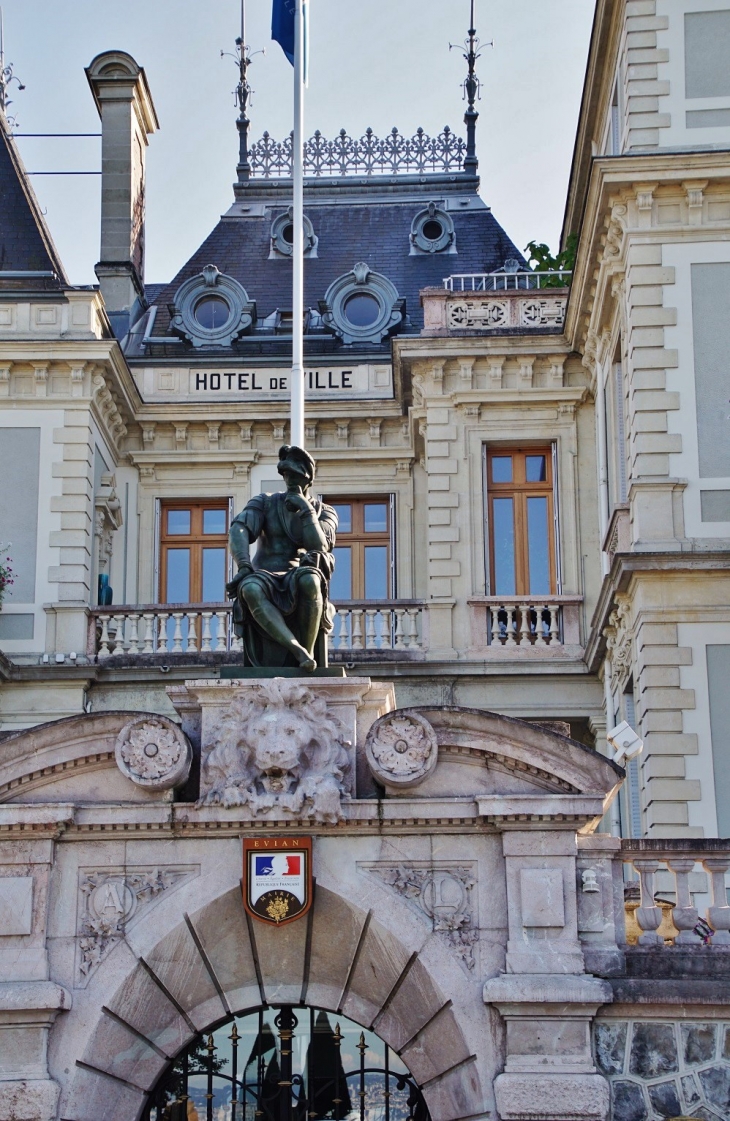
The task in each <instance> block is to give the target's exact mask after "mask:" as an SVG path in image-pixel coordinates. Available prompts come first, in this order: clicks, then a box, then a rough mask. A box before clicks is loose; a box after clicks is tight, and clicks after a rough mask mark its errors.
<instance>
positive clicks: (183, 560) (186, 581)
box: [165, 549, 190, 603]
mask: <svg viewBox="0 0 730 1121" xmlns="http://www.w3.org/2000/svg"><path fill="white" fill-rule="evenodd" d="M165 596H166V600H167V602H168V603H188V602H189V598H188V597H189V596H190V550H189V549H168V550H167V588H166V590H165Z"/></svg>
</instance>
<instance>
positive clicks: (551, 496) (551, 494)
mask: <svg viewBox="0 0 730 1121" xmlns="http://www.w3.org/2000/svg"><path fill="white" fill-rule="evenodd" d="M532 455H543V456H544V457H545V473H546V481H545V482H544V483H528V482H527V481H526V478H525V475H526V470H525V460H526V457H527V456H532ZM505 456H511V458H512V482H511V483H495V482H493V480H492V460H493V459H498V458H501V457H505ZM485 462H486V491H487V529H488V538H489V576H490V579H489V583H490V593H491V594H492V595H499V594H501V593H498V592H497V591H496V563H495V556H494V545H495V541H494V512H493V502H494V499H495V498H511V499H512V500H513V502H514V506H513V516H514V541H515V591H514V593H510V594H509V595H508V594H507V593H506V592H505V593H504V597H505V598H506V599H516V598H519V597H520V596H525V597H531V596H534V595H537V594H538V593H532V592H530V591H529V584H530V570H529V550H528V544H529V543H528V536H527V499H528V498H547V499H548V506H547V511H548V517H547V523H548V564H549V568H550V592H549V593H544V594H546V595H547V594H550V595H553V596H554V595H557V592H558V565H557V554H556V547H555V545H556V543H555V479H554V465H553V449H552V446H551V445H550V444H545V445H541V446H539V447H529V446H527V447H517V448H515V447H508V446H506V447H499V446H489V447H487V449H486V456H485ZM540 594H541V595H542V594H543V593H540Z"/></svg>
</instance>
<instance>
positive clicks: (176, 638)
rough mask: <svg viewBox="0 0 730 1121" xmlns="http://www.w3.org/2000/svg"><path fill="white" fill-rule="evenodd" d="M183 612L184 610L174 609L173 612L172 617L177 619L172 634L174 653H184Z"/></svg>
mask: <svg viewBox="0 0 730 1121" xmlns="http://www.w3.org/2000/svg"><path fill="white" fill-rule="evenodd" d="M183 614H184V612H182V611H173V612H172V617H173V619H174V620H175V630H174V631H173V635H172V653H173V654H182V652H183V648H182V637H183V636H182V621H183Z"/></svg>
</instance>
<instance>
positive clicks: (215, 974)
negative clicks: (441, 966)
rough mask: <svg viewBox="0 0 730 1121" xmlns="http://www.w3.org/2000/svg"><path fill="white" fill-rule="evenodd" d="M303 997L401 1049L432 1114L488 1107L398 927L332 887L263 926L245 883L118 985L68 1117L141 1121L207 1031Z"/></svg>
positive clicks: (82, 1066) (434, 988)
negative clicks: (245, 897) (163, 1077)
mask: <svg viewBox="0 0 730 1121" xmlns="http://www.w3.org/2000/svg"><path fill="white" fill-rule="evenodd" d="M299 1003H306V1004H309V1005H315V1006H317V1007H320V1008H325V1009H327V1010H328V1011H331V1012H340V1013H342V1014H343V1015H344V1016H347V1017H348V1018H349V1019H351V1020H355V1021H356V1022H357V1023H360V1024H362V1025H363V1027H366V1028H372V1030H373V1031H375V1032H376V1033H377V1034H378V1035H379V1036H380V1037H381V1038H382V1039H384V1040H385V1042H386V1043H388V1044H389V1045H390V1046H391V1047H392V1048H393V1049H394V1050H396V1051H398V1052H399V1053H400V1054H401V1056H402V1058H403V1061H404V1062H405V1063H406V1064H407V1066H408V1067H409V1069H410V1070H411V1073H412V1074H413V1077H414V1078H415V1079H416V1081H417V1082H418V1083H419V1085H420V1086H421V1088H422V1090H423V1093H424V1096H425V1098H426V1101H427V1103H428V1106H429V1109H430V1112H431V1117H432V1121H456V1119H457V1118H461V1117H473V1116H474V1115H476V1114H480V1113H482V1112H483V1110H484V1095H483V1093H482V1088H481V1085H480V1081H479V1075H478V1072H477V1066H476V1062H475V1060H474V1056H473V1055H472V1054H471V1053H470V1050H469V1047H468V1044H467V1041H466V1039H465V1038H464V1035H463V1032H462V1031H461V1028H460V1027H459V1024H458V1022H457V1018H456V1016H455V1014H454V1010H453V1008H452V1007H451V1001H450V1000H449V999H448V998H447V997H446V996H445V995H444V993H443V992H442V990H441V989H440V988H439V985H438V984H437V982H436V981H435V980H434V978H433V977H432V976H431V974H430V973H429V971H428V970H427V969H426V967H425V966H424V965H423V964H422V962H421V961H419V959H418V957H417V955H415V954H412V953H410V952H409V950H408V949H407V948H406V947H405V946H404V945H403V944H402V943H401V942H400V941H399V940H398V938H397V937H396V936H395V935H394V934H393V933H392V932H391V931H390V930H388V929H386V927H385V926H383V925H382V924H381V923H379V922H378V921H377V920H375V918H374V917H373V915H372V914H369V913H366V912H365V911H363V910H361V909H360V908H358V907H356V906H354V905H353V904H352V903H350V902H348V901H347V900H346V899H344V898H342V897H341V896H340V895H337V894H336V893H334V892H332V891H329V890H327V889H326V888H323V887H322V886H318V887H317V892H316V897H315V901H314V905H313V907H312V910H311V911H310V914H309V916H308V917H307V919H306V920H304V919H303V920H302V921H301V922H297V923H290V924H288V925H286V926H283V927H281V928H274V927H267V926H265V925H264V924H260V923H252V922H251V921H250V920H249V919H248V918H247V916H246V913H245V911H244V908H243V902H242V899H241V892H240V888H238V887H236V888H232V889H231V890H229V891H227V892H226V893H224V894H223V895H220V896H219V897H218V898H216V899H214V900H213V901H212V902H211V903H209V904H207V905H206V906H205V907H203V908H201V909H200V910H199V911H196V912H192V913H190V914H189V915H188V914H186V915H185V916H184V920H183V921H182V922H181V923H179V924H178V925H177V926H176V927H175V928H174V929H173V930H171V931H170V932H169V933H167V934H165V935H164V937H162V938H161V939H160V941H159V942H157V944H156V945H155V946H154V947H153V948H152V949H151V950H150V951H149V952H148V953H147V954H146V956H145V957H144V958H142V959H140V960H139V961H138V962H137V964H136V965H135V966H134V967H133V968H132V970H131V972H130V974H129V975H128V976H127V977H126V979H125V980H124V981H123V983H122V984H121V985H119V987H118V988H117V990H116V992H115V993H114V995H113V996H112V997H111V998H110V1000H109V1001H108V1003H107V1004H106V1005H105V1006H104V1007H103V1009H102V1010H101V1013H100V1015H99V1018H98V1020H97V1022H96V1024H95V1026H94V1027H93V1029H92V1030H91V1032H90V1035H89V1037H88V1042H87V1045H86V1049H85V1051H84V1054H83V1056H82V1057H81V1059H80V1060H78V1062H77V1069H76V1073H75V1076H74V1080H73V1083H72V1086H71V1089H70V1092H69V1094H68V1097H67V1099H66V1101H65V1103H64V1104H63V1106H62V1112H61V1117H62V1121H136V1118H138V1117H139V1114H140V1113H141V1111H142V1109H143V1107H144V1104H145V1101H146V1097H147V1094H148V1093H149V1091H150V1090H151V1089H152V1088H153V1087H154V1085H155V1083H156V1082H157V1080H158V1078H159V1077H160V1074H161V1073H162V1071H163V1070H164V1068H165V1067H166V1065H167V1064H168V1063H169V1062H170V1060H171V1059H173V1058H174V1057H175V1056H176V1055H177V1054H178V1053H179V1052H180V1051H181V1049H182V1048H183V1047H185V1046H186V1045H187V1043H189V1042H190V1040H191V1039H193V1037H194V1036H195V1035H196V1034H197V1033H199V1032H203V1031H206V1030H208V1029H209V1028H212V1027H214V1026H215V1025H216V1024H217V1023H219V1022H221V1021H223V1020H225V1019H226V1018H228V1017H229V1016H230V1015H232V1014H234V1013H240V1012H244V1011H246V1010H248V1009H253V1008H256V1007H258V1006H260V1005H261V1004H299Z"/></svg>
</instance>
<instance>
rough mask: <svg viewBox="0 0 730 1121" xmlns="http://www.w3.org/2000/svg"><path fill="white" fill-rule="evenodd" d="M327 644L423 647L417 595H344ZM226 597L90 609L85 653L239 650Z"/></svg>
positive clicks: (402, 649)
mask: <svg viewBox="0 0 730 1121" xmlns="http://www.w3.org/2000/svg"><path fill="white" fill-rule="evenodd" d="M335 607H336V610H337V615H336V618H335V625H334V630H333V632H332V634H331V635H330V650H331V651H332V653H333V654H335V655H340V654H343V655H347V654H349V653H351V652H358V651H370V652H376V653H377V652H380V651H395V652H396V653H399V654H401V653H406V654H409V655H413V654H414V653H420V652H421V651H423V649H424V633H423V604H422V603H421V602H420V601H418V600H384V601H377V602H373V601H370V600H362V601H360V600H348V601H347V602H342V603H339V604H335ZM241 650H242V644H241V640H240V638H238V637H237V635H236V634H235V632H234V630H233V624H232V608H231V604H230V603H167V604H159V603H157V604H126V605H120V606H118V607H97V608H94V609H93V610H92V612H91V618H90V621H89V636H88V644H87V654H88V656H89V657H96V658H98V659H99V660H105V659H107V658H118V657H122V656H128V655H132V656H135V655H140V654H144V655H148V656H149V655H165V656H167V655H170V654H209V653H213V654H215V653H222V652H230V653H240V652H241Z"/></svg>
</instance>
